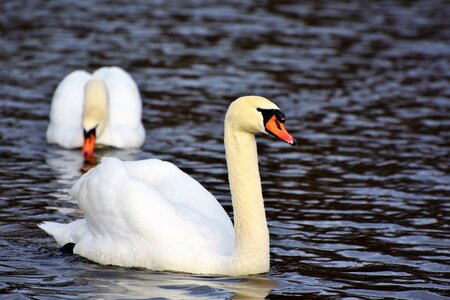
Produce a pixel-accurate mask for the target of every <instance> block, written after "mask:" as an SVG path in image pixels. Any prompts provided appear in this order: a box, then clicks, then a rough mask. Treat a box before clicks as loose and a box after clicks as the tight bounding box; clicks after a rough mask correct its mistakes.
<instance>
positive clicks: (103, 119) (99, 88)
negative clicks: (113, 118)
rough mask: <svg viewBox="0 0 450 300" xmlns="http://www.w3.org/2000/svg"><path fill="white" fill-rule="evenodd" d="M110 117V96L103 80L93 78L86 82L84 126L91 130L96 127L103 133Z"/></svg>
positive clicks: (99, 132) (99, 133) (98, 131)
mask: <svg viewBox="0 0 450 300" xmlns="http://www.w3.org/2000/svg"><path fill="white" fill-rule="evenodd" d="M108 118H109V96H108V90H107V88H106V85H105V83H104V82H103V81H101V80H98V79H92V80H90V81H88V82H87V83H86V86H85V90H84V104H83V120H82V123H83V128H84V129H85V130H86V131H89V130H91V129H93V128H95V129H96V134H97V136H99V135H101V133H102V132H103V130H104V129H105V127H106V123H107V122H108Z"/></svg>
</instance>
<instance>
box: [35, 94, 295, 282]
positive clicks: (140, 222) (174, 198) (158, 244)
mask: <svg viewBox="0 0 450 300" xmlns="http://www.w3.org/2000/svg"><path fill="white" fill-rule="evenodd" d="M261 109H263V110H264V114H265V115H264V118H263V112H261V111H262V110H261ZM277 114H278V115H280V116H281V115H282V114H281V112H280V111H279V109H278V107H277V106H276V105H275V104H273V103H272V102H270V101H269V100H267V99H265V98H262V97H256V96H248V97H242V98H239V99H238V100H236V101H234V102H233V103H232V104H231V105H230V108H229V109H228V112H227V116H226V118H225V149H226V156H227V165H228V172H229V180H230V189H231V194H232V202H233V210H234V228H233V225H232V223H231V220H230V218H229V217H228V216H227V214H226V212H225V211H224V209H223V208H222V206H221V205H220V204H219V202H218V201H217V200H216V199H215V198H214V196H213V195H212V194H211V193H209V192H208V191H207V190H206V189H205V188H203V187H202V186H201V185H200V184H199V183H198V182H197V181H196V180H194V179H193V178H191V177H190V176H189V175H187V174H186V173H184V172H183V171H181V170H180V169H178V168H177V167H176V166H174V165H173V164H171V163H169V162H164V161H161V160H157V159H149V160H142V161H135V162H123V161H120V160H119V159H116V158H103V159H102V162H101V163H100V164H99V165H98V166H97V167H95V168H93V169H91V170H90V171H89V172H87V173H86V174H84V175H83V176H82V177H81V178H80V179H79V180H78V182H76V183H75V185H74V186H73V187H72V189H71V192H70V193H71V196H72V198H73V199H75V200H77V201H78V203H79V205H80V208H81V210H82V211H83V212H84V214H85V218H84V219H82V220H77V221H74V222H72V223H69V224H59V223H54V222H44V223H43V224H40V225H39V226H40V227H41V228H42V229H44V230H45V231H46V232H47V233H49V234H50V235H52V236H54V238H55V239H56V241H57V242H58V244H59V245H61V246H63V245H65V244H67V243H74V244H75V247H74V248H73V252H74V253H76V254H79V255H81V256H83V257H86V258H88V259H90V260H93V261H95V262H98V263H101V264H111V265H119V266H127V267H145V268H148V269H153V270H171V271H180V272H188V273H201V274H223V275H244V274H256V273H263V272H267V271H268V269H269V254H270V250H269V231H268V228H267V222H266V217H265V212H264V203H263V198H262V191H261V180H260V177H259V172H258V162H257V151H256V140H255V136H254V134H255V133H258V132H266V130H267V128H273V124H275V122H278V123H277V124H278V125H276V126H275V127H277V128H278V129H277V130H278V131H277V132H271V133H272V134H274V135H276V136H278V137H280V138H281V139H283V140H284V141H286V142H288V143H289V144H291V145H295V143H296V142H295V140H294V139H293V138H292V136H291V135H290V134H289V133H288V132H287V131H286V130H285V128H284V125H283V124H282V123H280V122H284V119H280V120H281V121H277V120H276V116H277ZM268 116H269V117H270V116H272V117H271V118H268ZM280 118H281V117H280ZM271 122H272V123H273V124H272V126H269V125H268V124H270V123H271ZM267 126H269V127H267ZM266 133H267V132H266Z"/></svg>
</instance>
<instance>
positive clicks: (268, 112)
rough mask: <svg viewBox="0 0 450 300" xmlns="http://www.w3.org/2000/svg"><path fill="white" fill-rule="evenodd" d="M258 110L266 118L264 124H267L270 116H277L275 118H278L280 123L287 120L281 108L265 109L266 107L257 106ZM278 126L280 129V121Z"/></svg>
mask: <svg viewBox="0 0 450 300" xmlns="http://www.w3.org/2000/svg"><path fill="white" fill-rule="evenodd" d="M256 110H257V111H259V112H261V114H262V115H263V119H264V125H266V124H267V122H268V121H269V120H270V118H272V117H273V116H275V118H276V119H277V121H278V122H280V123H284V122H285V121H286V116H285V115H284V114H283V112H282V111H281V110H279V109H264V108H257V109H256ZM276 124H277V127H278V128H279V129H281V128H280V125H279V124H278V123H276Z"/></svg>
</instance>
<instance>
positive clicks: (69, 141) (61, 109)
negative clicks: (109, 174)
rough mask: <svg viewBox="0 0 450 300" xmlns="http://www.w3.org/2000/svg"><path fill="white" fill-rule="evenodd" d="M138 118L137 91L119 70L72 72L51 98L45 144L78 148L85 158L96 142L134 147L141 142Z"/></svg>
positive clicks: (139, 114) (102, 69) (139, 106)
mask: <svg viewBox="0 0 450 300" xmlns="http://www.w3.org/2000/svg"><path fill="white" fill-rule="evenodd" d="M141 115H142V102H141V97H140V95H139V90H138V88H137V85H136V83H135V82H134V80H133V79H132V78H131V76H130V75H129V74H128V73H127V72H125V71H124V70H123V69H121V68H119V67H103V68H100V69H98V70H96V71H95V72H94V73H93V74H89V73H88V72H86V71H81V70H77V71H73V72H72V73H70V74H68V75H67V76H66V77H65V78H64V79H63V80H62V81H61V82H60V84H59V85H58V87H57V88H56V91H55V94H54V95H53V99H52V104H51V108H50V124H49V126H48V128H47V141H48V142H49V143H54V144H58V145H60V146H62V147H64V148H78V147H82V152H83V154H84V155H85V157H87V158H89V157H92V154H93V152H94V146H95V144H96V143H97V144H103V145H108V146H114V147H117V148H138V147H141V146H142V145H143V144H144V140H145V131H144V126H143V125H142V122H141Z"/></svg>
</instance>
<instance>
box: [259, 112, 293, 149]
mask: <svg viewBox="0 0 450 300" xmlns="http://www.w3.org/2000/svg"><path fill="white" fill-rule="evenodd" d="M266 131H267V132H269V133H270V134H272V135H274V136H276V137H278V138H279V139H280V140H282V141H285V142H286V143H288V144H289V145H291V146H295V145H297V141H296V140H295V139H294V138H293V137H292V135H290V134H289V132H288V131H287V130H286V128H284V124H283V123H281V122H279V121H278V120H277V118H276V116H275V115H273V116H272V117H271V118H270V119H269V121H267V123H266Z"/></svg>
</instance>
